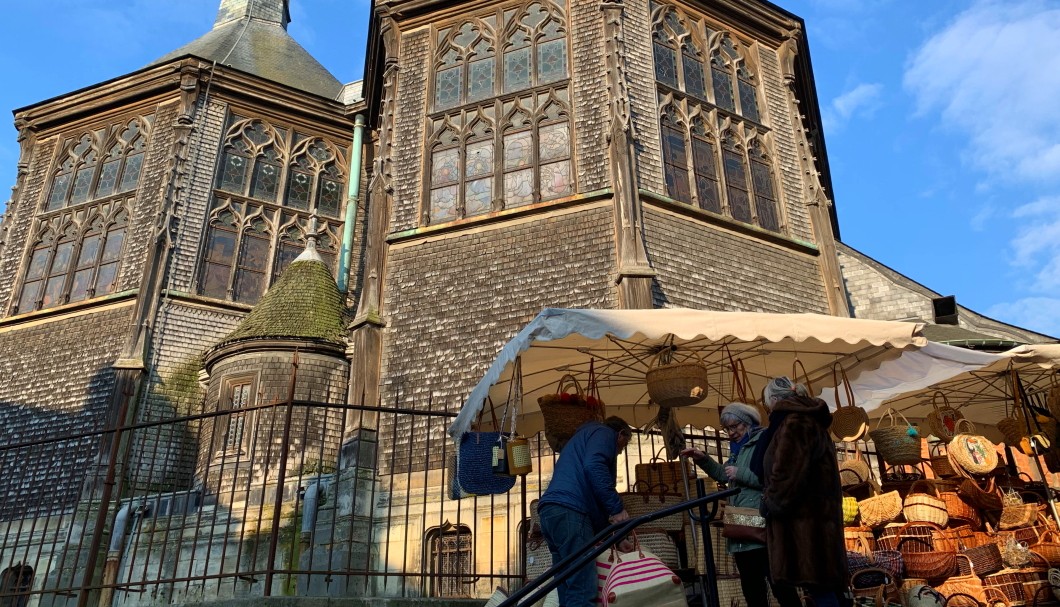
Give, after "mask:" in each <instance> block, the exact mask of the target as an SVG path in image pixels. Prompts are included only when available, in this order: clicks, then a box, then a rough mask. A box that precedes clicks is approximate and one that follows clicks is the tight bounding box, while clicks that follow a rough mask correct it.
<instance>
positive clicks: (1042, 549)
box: [1031, 529, 1060, 567]
mask: <svg viewBox="0 0 1060 607" xmlns="http://www.w3.org/2000/svg"><path fill="white" fill-rule="evenodd" d="M1031 550H1032V551H1033V552H1037V553H1038V554H1040V555H1041V556H1042V558H1044V559H1045V560H1046V561H1047V562H1048V563H1049V566H1050V567H1060V535H1058V534H1057V532H1055V531H1053V530H1051V529H1050V530H1049V531H1046V532H1045V533H1043V534H1042V535H1041V537H1040V538H1039V539H1038V542H1037V543H1035V544H1034V545H1032V546H1031Z"/></svg>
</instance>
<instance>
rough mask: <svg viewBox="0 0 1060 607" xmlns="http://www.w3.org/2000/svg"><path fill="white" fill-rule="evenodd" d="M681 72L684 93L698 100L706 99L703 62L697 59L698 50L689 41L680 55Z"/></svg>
mask: <svg viewBox="0 0 1060 607" xmlns="http://www.w3.org/2000/svg"><path fill="white" fill-rule="evenodd" d="M681 62H682V65H681V72H682V75H683V76H684V79H685V92H686V93H688V94H689V95H693V96H695V97H698V98H699V99H706V98H707V85H706V82H705V80H704V79H703V62H702V61H701V60H700V59H699V49H697V48H695V47H694V46H693V45H692V43H691V42H690V41H686V42H685V44H684V52H682V53H681Z"/></svg>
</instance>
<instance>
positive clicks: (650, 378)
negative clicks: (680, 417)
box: [644, 350, 710, 407]
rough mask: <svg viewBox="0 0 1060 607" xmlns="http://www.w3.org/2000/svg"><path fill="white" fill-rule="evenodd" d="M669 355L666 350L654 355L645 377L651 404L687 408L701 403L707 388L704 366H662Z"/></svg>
mask: <svg viewBox="0 0 1060 607" xmlns="http://www.w3.org/2000/svg"><path fill="white" fill-rule="evenodd" d="M669 354H672V353H671V352H670V351H669V350H663V351H662V352H659V354H656V355H655V358H654V359H653V360H652V363H651V366H650V367H649V368H648V371H647V372H646V373H645V374H644V383H645V384H647V386H648V396H650V397H651V400H652V402H654V403H655V404H657V405H659V406H662V407H688V406H690V405H695V404H697V403H700V402H702V401H703V399H704V398H706V397H707V391H708V388H709V387H710V374H709V371H708V370H707V366H706V365H704V364H703V363H702V362H701V361H699V360H685V361H681V362H663V360H664V358H665V357H666V356H667V355H669Z"/></svg>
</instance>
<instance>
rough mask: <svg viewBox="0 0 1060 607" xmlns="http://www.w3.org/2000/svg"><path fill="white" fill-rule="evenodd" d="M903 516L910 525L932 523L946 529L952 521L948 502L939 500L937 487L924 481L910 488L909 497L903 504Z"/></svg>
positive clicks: (917, 482) (906, 497)
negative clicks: (947, 524) (947, 507)
mask: <svg viewBox="0 0 1060 607" xmlns="http://www.w3.org/2000/svg"><path fill="white" fill-rule="evenodd" d="M902 515H904V516H905V520H906V521H908V522H910V523H932V524H934V525H938V526H939V527H945V526H946V523H947V522H949V519H950V515H949V512H948V511H947V510H946V502H944V501H942V499H941V498H939V493H938V491H937V490H936V489H935V485H933V484H931V482H929V481H923V480H921V481H916V482H915V483H913V485H912V487H910V488H909V495H907V496H905V501H904V502H903V506H902Z"/></svg>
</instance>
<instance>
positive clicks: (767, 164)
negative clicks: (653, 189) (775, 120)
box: [659, 93, 787, 234]
mask: <svg viewBox="0 0 1060 607" xmlns="http://www.w3.org/2000/svg"><path fill="white" fill-rule="evenodd" d="M659 108H660V112H659V114H660V133H661V135H660V136H661V137H662V144H663V145H662V156H663V173H664V177H665V179H666V190H667V195H668V196H669V197H671V198H673V199H674V200H677V201H678V202H682V203H686V204H690V205H692V206H696V207H698V208H700V209H703V210H705V211H709V212H712V213H715V214H718V215H722V216H724V217H726V218H728V219H731V220H733V221H737V222H740V223H745V224H749V225H754V226H757V227H759V228H761V229H764V230H768V231H770V232H776V233H780V234H783V233H786V232H787V222H786V219H785V212H784V205H783V204H782V199H781V194H780V190H779V188H778V181H777V175H779V172H778V170H777V167H776V159H775V157H774V155H773V154H771V153H770V150H773V149H775V147H774V142H773V135H772V132H771V131H768V130H766V129H762V128H760V127H758V126H757V125H754V124H753V123H749V122H745V121H740V120H735V119H733V118H731V117H730V116H727V115H725V114H724V113H723V112H720V111H719V110H718V108H714V107H710V106H709V105H706V104H703V103H702V102H700V101H698V100H695V99H690V98H687V97H681V96H677V95H675V94H673V93H665V94H660V98H659ZM672 134H679V135H680V136H681V137H682V139H681V145H682V149H681V150H676V149H675V146H673V145H671V144H670V142H669V141H668V140H667V139H666V137H667V135H672ZM703 146H709V147H710V150H709V155H708V154H706V153H697V147H698V148H699V150H702V149H703ZM678 151H681V152H683V153H684V158H674V157H673V155H674V154H675V152H678ZM711 163H713V164H712V166H709V167H708V166H707V165H710V164H711ZM736 163H738V164H739V167H738V168H739V170H740V172H742V176H743V178H742V180H738V179H737V177H739V175H737V174H736V172H735V171H736V167H734V166H733V165H734V164H736ZM677 169H680V170H681V171H683V176H682V174H679V173H678V172H677ZM711 171H713V173H712V174H713V177H714V179H713V182H714V187H715V188H716V189H715V190H714V195H715V196H718V197H719V199H718V200H717V202H714V201H713V200H711V198H712V197H711V196H704V194H703V188H704V185H706V184H705V182H706V181H709V179H707V177H708V175H710V174H711ZM763 171H764V173H763ZM741 199H742V200H743V203H742V204H741V203H740V201H741Z"/></svg>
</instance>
